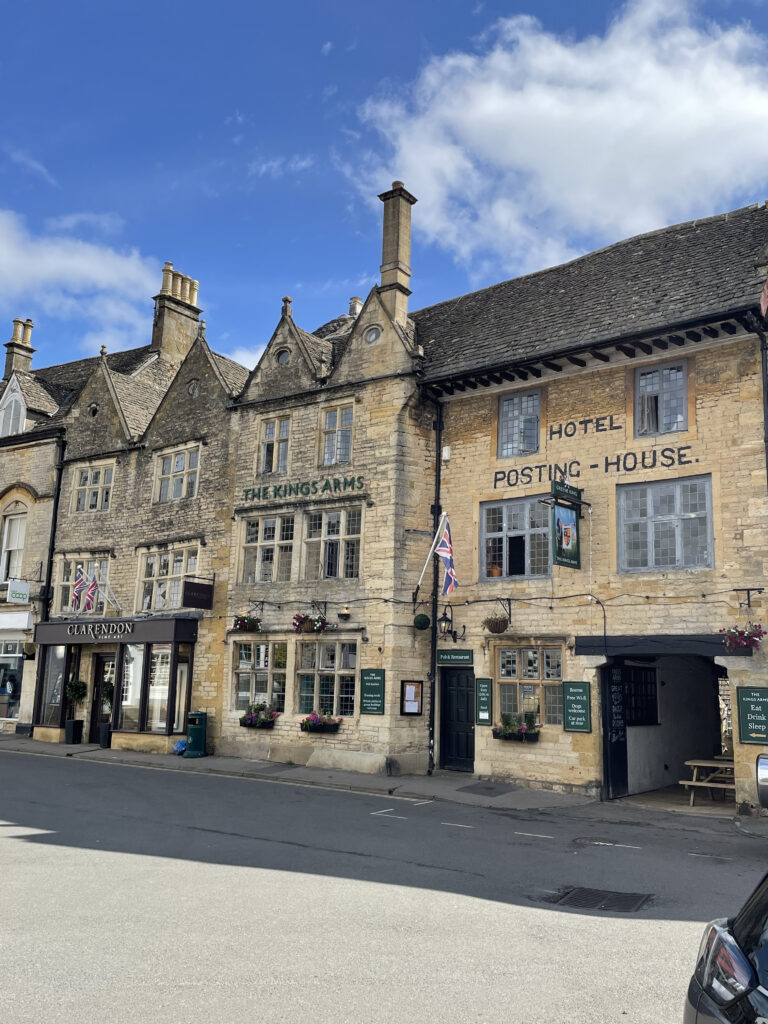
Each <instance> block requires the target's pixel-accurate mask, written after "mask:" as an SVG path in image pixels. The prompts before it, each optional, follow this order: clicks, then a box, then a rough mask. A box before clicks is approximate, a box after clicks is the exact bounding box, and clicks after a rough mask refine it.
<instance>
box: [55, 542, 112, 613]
mask: <svg viewBox="0 0 768 1024" xmlns="http://www.w3.org/2000/svg"><path fill="white" fill-rule="evenodd" d="M108 572H109V559H108V558H101V557H95V558H91V557H89V556H88V555H86V556H85V557H83V558H65V559H64V560H63V561H62V562H61V572H60V575H59V594H58V604H57V607H58V609H59V611H60V612H78V613H80V614H89V613H90V614H94V615H103V614H104V611H105V607H106V605H105V600H104V584H106V582H107V573H108Z"/></svg>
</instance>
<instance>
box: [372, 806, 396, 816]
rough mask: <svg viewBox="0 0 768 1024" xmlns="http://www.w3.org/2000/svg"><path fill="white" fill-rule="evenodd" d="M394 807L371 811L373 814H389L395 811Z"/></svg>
mask: <svg viewBox="0 0 768 1024" xmlns="http://www.w3.org/2000/svg"><path fill="white" fill-rule="evenodd" d="M394 809H395V808H394V807H385V808H384V809H383V810H381V811H371V814H389V812H390V811H394Z"/></svg>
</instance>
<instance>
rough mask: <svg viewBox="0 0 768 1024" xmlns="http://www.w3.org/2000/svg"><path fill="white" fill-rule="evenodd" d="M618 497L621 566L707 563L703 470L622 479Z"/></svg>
mask: <svg viewBox="0 0 768 1024" xmlns="http://www.w3.org/2000/svg"><path fill="white" fill-rule="evenodd" d="M618 499H619V500H618V506H619V569H620V570H621V571H622V572H637V571H642V570H650V569H661V570H666V569H693V568H697V567H707V566H711V565H712V564H713V560H712V493H711V485H710V478H709V477H708V476H700V477H687V478H686V479H683V480H669V481H664V482H663V483H654V484H628V485H624V486H621V487H619V488H618Z"/></svg>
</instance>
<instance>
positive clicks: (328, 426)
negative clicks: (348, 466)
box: [323, 405, 354, 466]
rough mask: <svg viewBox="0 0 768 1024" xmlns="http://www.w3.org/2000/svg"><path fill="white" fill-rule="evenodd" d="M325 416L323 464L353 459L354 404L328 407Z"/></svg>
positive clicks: (327, 464)
mask: <svg viewBox="0 0 768 1024" xmlns="http://www.w3.org/2000/svg"><path fill="white" fill-rule="evenodd" d="M323 416H324V419H323V465H324V466H333V465H335V464H336V463H337V462H349V461H351V459H352V421H353V419H354V409H353V406H351V405H340V406H337V407H336V408H335V409H326V410H325V412H324V414H323Z"/></svg>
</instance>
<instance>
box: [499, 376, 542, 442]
mask: <svg viewBox="0 0 768 1024" xmlns="http://www.w3.org/2000/svg"><path fill="white" fill-rule="evenodd" d="M538 450H539V392H538V391H525V392H523V393H522V394H518V395H502V396H501V398H500V399H499V448H498V456H499V458H500V459H503V458H505V457H506V456H509V455H530V454H531V453H532V452H537V451H538Z"/></svg>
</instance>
